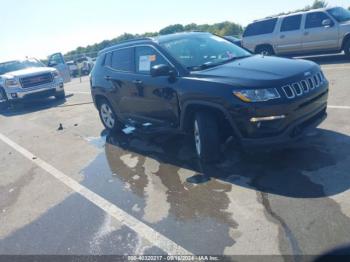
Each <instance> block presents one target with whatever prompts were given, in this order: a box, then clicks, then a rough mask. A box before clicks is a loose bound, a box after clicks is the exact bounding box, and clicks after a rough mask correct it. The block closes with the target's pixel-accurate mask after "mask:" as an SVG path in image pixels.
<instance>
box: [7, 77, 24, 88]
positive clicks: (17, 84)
mask: <svg viewBox="0 0 350 262" xmlns="http://www.w3.org/2000/svg"><path fill="white" fill-rule="evenodd" d="M5 86H6V87H8V88H18V87H21V84H20V82H19V81H18V80H17V79H6V81H5Z"/></svg>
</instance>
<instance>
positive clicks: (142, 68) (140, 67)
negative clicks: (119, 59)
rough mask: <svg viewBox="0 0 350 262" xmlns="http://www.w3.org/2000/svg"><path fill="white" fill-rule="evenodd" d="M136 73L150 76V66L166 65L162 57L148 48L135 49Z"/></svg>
mask: <svg viewBox="0 0 350 262" xmlns="http://www.w3.org/2000/svg"><path fill="white" fill-rule="evenodd" d="M135 62H136V72H138V73H140V74H150V71H151V68H152V66H155V65H161V64H162V65H168V62H167V61H165V59H164V58H163V56H162V55H161V54H160V53H159V52H157V51H156V50H155V49H154V48H152V47H149V46H142V47H136V50H135Z"/></svg>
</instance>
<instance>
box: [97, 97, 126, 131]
mask: <svg viewBox="0 0 350 262" xmlns="http://www.w3.org/2000/svg"><path fill="white" fill-rule="evenodd" d="M98 112H99V115H100V119H101V122H102V124H103V125H104V127H105V128H106V129H107V130H108V131H112V132H115V131H119V130H121V129H122V125H121V123H120V121H119V120H118V118H117V115H116V113H115V112H114V110H113V107H112V106H111V104H110V103H109V102H108V101H107V100H106V99H102V100H100V102H99V103H98Z"/></svg>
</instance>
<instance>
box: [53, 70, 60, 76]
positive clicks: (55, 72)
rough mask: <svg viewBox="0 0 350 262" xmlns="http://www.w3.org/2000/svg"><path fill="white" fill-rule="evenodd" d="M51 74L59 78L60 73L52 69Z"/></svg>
mask: <svg viewBox="0 0 350 262" xmlns="http://www.w3.org/2000/svg"><path fill="white" fill-rule="evenodd" d="M52 76H53V78H59V77H60V74H59V73H58V71H53V72H52Z"/></svg>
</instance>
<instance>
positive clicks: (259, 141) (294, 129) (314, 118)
mask: <svg viewBox="0 0 350 262" xmlns="http://www.w3.org/2000/svg"><path fill="white" fill-rule="evenodd" d="M326 118H327V105H323V106H321V107H320V108H318V109H317V110H315V111H314V112H312V113H310V114H308V115H307V116H304V117H302V118H300V119H299V120H298V121H296V122H294V123H293V124H291V125H290V126H289V127H288V128H287V129H285V130H284V131H283V132H282V133H281V134H278V135H276V136H272V137H262V138H242V139H241V141H240V142H241V145H242V147H244V148H251V147H269V148H271V147H280V146H285V145H289V144H291V143H293V142H295V141H296V140H298V139H300V138H301V137H302V136H303V135H304V134H305V133H307V132H308V131H309V130H312V129H313V128H316V127H317V126H318V125H320V124H321V123H322V122H323V121H324V120H325V119H326Z"/></svg>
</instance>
